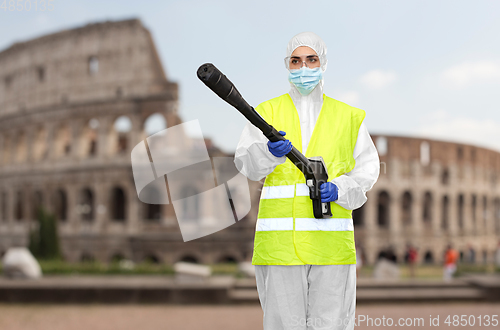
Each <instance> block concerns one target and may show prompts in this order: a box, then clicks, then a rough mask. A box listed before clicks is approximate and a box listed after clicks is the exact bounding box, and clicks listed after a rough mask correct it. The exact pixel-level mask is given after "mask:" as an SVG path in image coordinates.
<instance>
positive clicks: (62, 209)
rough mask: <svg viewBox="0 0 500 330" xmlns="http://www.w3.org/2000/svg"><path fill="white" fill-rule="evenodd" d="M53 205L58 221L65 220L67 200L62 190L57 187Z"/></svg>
mask: <svg viewBox="0 0 500 330" xmlns="http://www.w3.org/2000/svg"><path fill="white" fill-rule="evenodd" d="M53 205H54V211H55V214H56V217H57V219H58V220H59V221H66V219H67V214H68V201H67V198H66V192H65V191H64V190H62V189H58V190H57V191H56V192H55V194H54V200H53Z"/></svg>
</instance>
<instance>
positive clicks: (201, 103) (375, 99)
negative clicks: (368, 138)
mask: <svg viewBox="0 0 500 330" xmlns="http://www.w3.org/2000/svg"><path fill="white" fill-rule="evenodd" d="M28 1H29V0H28ZM39 1H40V0H39ZM32 2H33V3H34V0H33V1H32ZM52 3H53V4H54V10H53V11H50V12H49V11H45V12H40V11H35V10H34V7H33V6H32V9H31V10H30V11H21V12H10V11H8V9H7V10H4V9H0V48H1V49H4V48H6V47H8V46H10V45H11V44H12V43H13V42H15V41H24V40H28V39H31V38H34V37H37V36H40V35H44V34H47V33H51V32H55V31H57V30H60V29H64V28H72V27H77V26H81V25H83V24H86V23H89V22H96V21H103V20H119V19H126V18H132V17H137V18H140V19H141V20H142V22H143V24H144V25H145V26H146V27H147V28H148V29H149V30H150V31H151V33H152V34H153V38H154V41H155V43H156V46H157V48H158V51H159V54H160V57H161V59H162V62H163V65H164V68H165V70H166V73H167V76H168V78H169V79H170V80H172V81H175V82H178V83H179V85H180V115H181V117H182V118H183V120H185V121H187V120H191V119H199V120H200V123H201V127H202V129H203V132H204V134H205V136H209V137H212V138H213V139H214V141H215V143H216V144H218V145H219V146H221V147H222V148H223V149H224V150H225V151H232V150H234V148H235V147H236V145H237V142H238V139H239V136H240V133H241V130H242V129H243V126H244V125H245V119H244V117H243V116H242V115H241V114H239V113H238V112H237V111H236V110H235V109H234V108H232V107H231V106H230V105H228V104H226V103H225V102H224V101H222V100H221V99H219V98H218V97H217V96H216V95H215V94H214V93H213V92H211V91H210V90H209V89H208V88H207V87H206V86H205V85H204V84H203V83H201V81H199V80H198V78H197V77H196V70H197V69H198V67H199V66H200V65H201V64H203V63H206V62H212V63H214V64H215V65H216V66H217V67H218V68H219V69H221V71H222V72H223V73H224V74H226V76H227V77H228V78H229V79H230V80H231V81H233V83H235V85H236V87H237V88H238V90H239V91H240V92H241V94H242V95H243V96H244V97H245V99H246V100H247V101H248V102H249V103H250V104H251V105H253V106H254V107H255V106H257V105H258V104H259V103H260V102H263V101H266V100H268V99H270V98H273V97H276V96H279V95H281V94H284V93H286V92H288V90H289V83H288V80H287V74H288V71H287V70H286V69H285V67H284V64H283V58H284V57H285V51H286V45H287V43H288V41H289V40H290V38H291V37H292V36H294V35H295V34H297V33H299V32H303V31H313V32H315V33H317V34H318V35H319V36H321V37H322V38H323V40H324V41H325V42H326V45H327V47H328V54H327V57H328V61H329V63H328V68H327V71H326V73H325V75H324V77H325V94H326V95H328V96H330V97H333V98H336V99H338V100H341V101H343V102H346V103H348V104H350V105H353V106H355V107H358V108H360V109H363V110H365V111H366V113H367V117H366V124H367V127H368V129H369V131H370V132H371V133H373V134H397V135H407V136H428V137H433V138H438V139H444V140H452V141H461V142H467V143H472V144H476V145H481V146H486V147H490V148H495V149H497V150H500V95H499V94H500V93H499V90H500V88H499V87H500V1H496V0H491V1H485V0H476V1H457V0H450V1H439V0H433V1H425V0H405V1H400V0H395V1H376V0H366V1H360V0H357V1H347V0H342V1H339V0H337V1H332V0H330V1H282V2H278V1H273V2H268V1H246V2H243V1H234V0H233V1H124V0H120V1H88V0H87V1H70V0H66V1H62V0H55V1H53V2H52Z"/></svg>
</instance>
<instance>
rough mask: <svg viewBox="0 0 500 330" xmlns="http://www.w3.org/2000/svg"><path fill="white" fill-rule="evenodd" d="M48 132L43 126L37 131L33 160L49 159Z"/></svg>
mask: <svg viewBox="0 0 500 330" xmlns="http://www.w3.org/2000/svg"><path fill="white" fill-rule="evenodd" d="M47 134H48V133H47V130H46V129H45V127H43V126H41V127H38V129H36V130H35V136H34V139H33V145H32V146H33V160H34V161H40V160H43V159H45V158H46V157H47V154H48V147H47V143H46V141H47Z"/></svg>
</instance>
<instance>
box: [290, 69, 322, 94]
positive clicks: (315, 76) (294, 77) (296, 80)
mask: <svg viewBox="0 0 500 330" xmlns="http://www.w3.org/2000/svg"><path fill="white" fill-rule="evenodd" d="M321 78H323V72H322V71H321V68H319V67H318V68H314V69H309V68H308V67H305V66H304V67H302V68H301V69H299V70H290V74H289V75H288V80H289V81H290V82H291V83H292V84H294V85H295V87H297V89H298V90H299V92H300V94H302V95H307V94H309V93H311V91H312V90H313V89H314V87H316V85H317V84H318V83H319V81H320V80H321Z"/></svg>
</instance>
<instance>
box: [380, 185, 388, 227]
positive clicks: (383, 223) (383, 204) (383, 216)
mask: <svg viewBox="0 0 500 330" xmlns="http://www.w3.org/2000/svg"><path fill="white" fill-rule="evenodd" d="M389 203H390V198H389V194H388V193H387V192H386V191H381V192H380V193H379V194H378V212H377V223H378V225H379V226H380V227H388V226H389Z"/></svg>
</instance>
